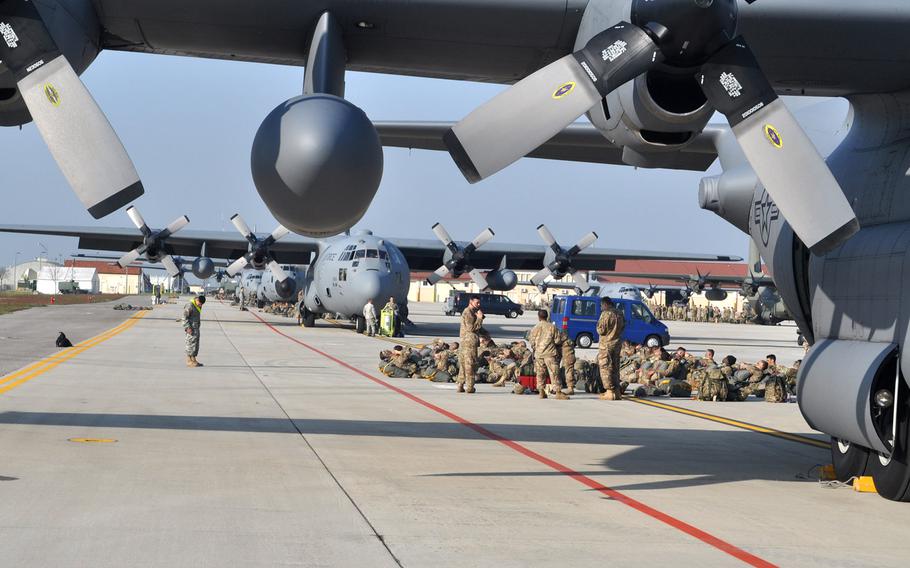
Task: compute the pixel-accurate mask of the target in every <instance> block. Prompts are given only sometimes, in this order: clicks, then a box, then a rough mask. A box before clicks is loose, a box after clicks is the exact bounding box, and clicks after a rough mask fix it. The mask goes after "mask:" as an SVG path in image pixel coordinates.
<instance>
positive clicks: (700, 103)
mask: <svg viewBox="0 0 910 568" xmlns="http://www.w3.org/2000/svg"><path fill="white" fill-rule="evenodd" d="M631 10H632V2H630V1H629V0H590V2H589V3H588V5H587V7H586V8H585V13H584V16H583V18H582V22H581V26H580V27H579V32H578V36H577V38H576V40H575V49H576V50H577V49H580V48H582V47H584V45H585V44H587V42H588V41H589V40H590V39H591V38H592V37H593V36H595V35H596V34H598V33H600V32H602V31H603V30H605V29H607V28H610V27H612V26H613V25H615V24H616V23H617V22H620V21H626V22H631V21H633V17H632V16H633V15H632V13H631ZM695 71H696V70H695V69H680V68H675V67H671V66H669V65H662V66H659V67H657V68H655V69H653V70H652V71H650V72H648V73H646V74H644V75H640V76H639V77H637V78H635V79H634V80H632V81H629V82H628V83H626V84H624V85H622V86H621V87H619V88H618V89H616V90H615V91H613V92H612V93H610V94H609V95H607V97H606V99H604V101H603V104H602V105H599V106H597V107H595V108H593V109H591V110H590V111H589V112H588V119H589V120H590V121H591V123H592V124H593V125H594V126H596V127H597V128H598V129H599V130H600V131H601V132H602V133H603V135H604V137H606V138H607V139H608V140H609V141H610V142H612V143H613V144H615V145H616V146H618V147H621V148H622V149H623V155H622V160H623V162H625V163H626V164H628V165H630V166H636V167H643V168H655V167H670V168H672V167H674V163H675V161H676V160H678V159H680V156H679V154H678V150H681V149H682V148H685V147H686V146H688V145H689V144H691V143H692V142H693V141H694V140H695V139H696V138H697V137H698V134H699V133H701V131H702V130H703V129H704V127H705V125H707V124H708V121H709V120H710V119H711V116H712V115H713V114H714V109H713V107H711V105H709V104H708V101H707V99H706V98H705V96H704V93H703V92H702V90H701V87H699V85H698V83H697V82H696V80H695ZM705 151H706V152H709V153H707V154H706V157H705V160H704V167H705V168H707V167H708V165H710V163H711V162H713V161H714V155H713V149H709V148H708V149H705ZM690 159H691V158H690Z"/></svg>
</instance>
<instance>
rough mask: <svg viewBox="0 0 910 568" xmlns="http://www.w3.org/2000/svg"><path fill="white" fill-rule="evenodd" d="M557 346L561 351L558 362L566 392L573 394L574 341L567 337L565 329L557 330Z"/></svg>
mask: <svg viewBox="0 0 910 568" xmlns="http://www.w3.org/2000/svg"><path fill="white" fill-rule="evenodd" d="M559 347H560V350H561V351H562V359H561V360H560V362H559V364H560V365H561V366H562V370H563V374H564V376H565V377H566V390H567V393H566V394H569V395H573V394H575V361H576V357H575V342H574V341H572V340H571V339H569V335H568V334H567V333H566V331H565V330H560V331H559Z"/></svg>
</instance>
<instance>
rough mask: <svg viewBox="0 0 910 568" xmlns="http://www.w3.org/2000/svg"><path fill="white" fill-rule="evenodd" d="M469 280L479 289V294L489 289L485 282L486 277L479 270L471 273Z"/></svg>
mask: <svg viewBox="0 0 910 568" xmlns="http://www.w3.org/2000/svg"><path fill="white" fill-rule="evenodd" d="M471 280H473V281H474V283H475V284H477V288H479V289H480V291H481V292H483V291H484V290H486V289H487V288H489V287H490V284H489V283H488V282H487V279H486V277H485V276H484V275H483V273H482V272H481V271H480V270H478V269H476V268H475V269H474V270H472V271H471Z"/></svg>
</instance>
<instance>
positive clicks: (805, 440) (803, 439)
mask: <svg viewBox="0 0 910 568" xmlns="http://www.w3.org/2000/svg"><path fill="white" fill-rule="evenodd" d="M628 400H630V401H632V402H637V403H638V404H644V405H646V406H650V407H652V408H660V409H662V410H669V411H670V412H677V413H679V414H685V415H687V416H692V417H695V418H701V419H702V420H709V421H711V422H717V423H719V424H725V425H727V426H733V427H734V428H742V429H743V430H749V431H750V432H756V433H758V434H765V435H767V436H773V437H775V438H780V439H782V440H788V441H790V442H796V443H799V444H805V445H807V446H813V447H816V448H822V449H825V450H829V449H831V446H830V445H829V444H828V443H826V442H822V441H821V440H816V439H814V438H809V437H808V436H800V435H799V434H791V433H790V432H783V431H781V430H775V429H774V428H768V427H767V426H759V425H757V424H750V423H749V422H743V421H741V420H735V419H732V418H724V417H723V416H717V415H714V414H708V413H707V412H699V411H697V410H689V409H688V408H681V407H679V406H676V405H673V404H665V403H662V402H655V401H653V400H643V399H640V398H629V399H628Z"/></svg>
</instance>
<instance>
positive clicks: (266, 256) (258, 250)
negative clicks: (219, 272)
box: [227, 213, 290, 282]
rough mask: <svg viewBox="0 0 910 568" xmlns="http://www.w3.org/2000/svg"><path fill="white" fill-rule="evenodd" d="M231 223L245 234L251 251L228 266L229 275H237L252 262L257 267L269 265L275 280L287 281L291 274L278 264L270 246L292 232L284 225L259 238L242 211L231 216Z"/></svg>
mask: <svg viewBox="0 0 910 568" xmlns="http://www.w3.org/2000/svg"><path fill="white" fill-rule="evenodd" d="M231 223H233V224H234V227H236V228H237V230H238V231H239V232H240V234H241V235H243V238H245V239H246V240H247V241H248V242H249V243H250V246H249V252H247V253H246V254H245V255H243V256H241V257H240V258H238V259H237V260H235V261H234V262H232V263H231V265H230V266H228V268H227V274H228V276H236V275H237V273H238V272H240V271H241V270H243V269H244V268H245V267H246V266H247V265H248V264H252V265H253V266H254V267H255V268H262V267H265V266H268V269H269V270H270V271H271V272H272V274H273V275H274V276H275V280H277V281H278V282H284V281H286V280H287V279H288V278H289V276H288V274H287V272H285V271H284V269H282V268H281V266H280V265H279V264H278V261H276V260H275V257H273V256H272V253H271V251H270V250H269V247H271V246H272V245H273V244H275V243H276V242H277V241H280V240H281V239H283V238H284V237H285V236H287V234H288V233H289V232H290V231H288V230H287V229H285V228H284V227H283V226H282V225H278V227H277V228H276V229H275V230H274V231H272V234H271V235H269V236H268V237H266V238H264V239H259V237H257V236H256V235H255V234H254V233H253V231H251V230H250V227H249V225H247V224H246V222H244V220H243V217H241V216H240V213H237V214H235V215H234V216H233V217H231Z"/></svg>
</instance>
